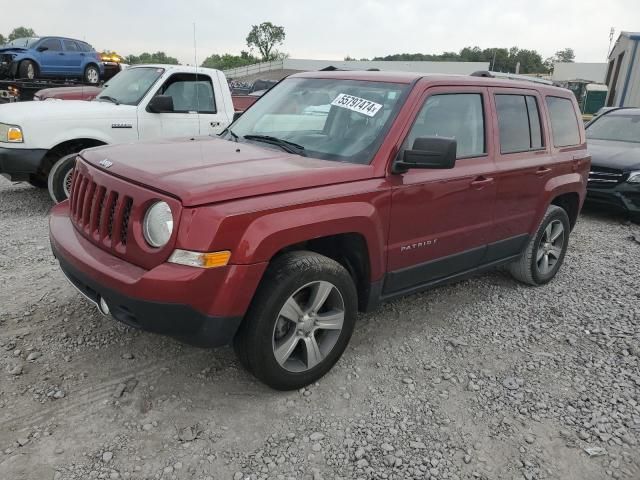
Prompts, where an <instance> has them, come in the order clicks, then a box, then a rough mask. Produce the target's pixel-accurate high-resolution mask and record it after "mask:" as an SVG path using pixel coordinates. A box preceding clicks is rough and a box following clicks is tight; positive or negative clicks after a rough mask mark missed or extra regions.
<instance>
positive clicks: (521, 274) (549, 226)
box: [511, 205, 571, 286]
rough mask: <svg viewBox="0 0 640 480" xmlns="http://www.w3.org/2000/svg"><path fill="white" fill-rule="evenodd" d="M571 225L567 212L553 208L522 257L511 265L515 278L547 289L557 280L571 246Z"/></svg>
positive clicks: (546, 214) (556, 207)
mask: <svg viewBox="0 0 640 480" xmlns="http://www.w3.org/2000/svg"><path fill="white" fill-rule="evenodd" d="M570 231H571V225H570V223H569V216H568V215H567V212H565V211H564V209H562V208H560V207H558V206H556V205H551V206H549V208H548V209H547V212H546V213H545V215H544V218H543V219H542V222H540V226H539V227H538V230H537V232H536V234H535V235H534V236H533V238H531V240H529V243H528V244H527V247H526V249H525V251H524V253H523V254H522V256H521V257H520V258H519V259H518V260H517V261H515V262H514V263H512V264H511V274H512V275H513V276H514V277H515V278H516V280H519V281H521V282H523V283H528V284H529V285H536V286H537V285H544V284H545V283H548V282H550V281H551V280H552V279H553V277H555V276H556V273H558V270H559V269H560V266H561V265H562V262H563V261H564V256H565V254H566V253H567V246H568V245H569V232H570Z"/></svg>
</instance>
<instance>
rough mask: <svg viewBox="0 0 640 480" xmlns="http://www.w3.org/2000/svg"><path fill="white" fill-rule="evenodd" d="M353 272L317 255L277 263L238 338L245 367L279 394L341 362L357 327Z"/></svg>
mask: <svg viewBox="0 0 640 480" xmlns="http://www.w3.org/2000/svg"><path fill="white" fill-rule="evenodd" d="M356 309H357V293H356V287H355V285H354V282H353V279H352V278H351V276H350V275H349V272H347V270H346V269H345V268H344V267H343V266H342V265H340V264H339V263H338V262H336V261H334V260H332V259H330V258H327V257H325V256H322V255H319V254H317V253H313V252H305V251H300V252H291V253H287V254H284V255H282V256H281V257H279V258H277V259H276V260H274V262H273V263H272V264H271V266H270V267H269V269H268V270H267V273H266V274H265V277H264V279H263V280H262V283H261V284H260V287H259V288H258V291H257V293H256V296H255V298H254V301H253V302H252V304H251V307H250V308H249V311H248V312H247V316H246V317H245V320H244V322H243V324H242V326H241V327H240V330H239V332H238V334H237V335H236V338H235V340H234V347H235V350H236V352H237V354H238V356H239V358H240V361H241V362H242V364H243V365H244V366H245V367H246V368H247V369H248V370H249V371H250V372H252V373H253V374H254V375H255V376H256V377H257V378H258V379H259V380H261V381H263V382H264V383H266V384H267V385H269V386H270V387H272V388H275V389H277V390H293V389H297V388H301V387H304V386H305V385H309V384H310V383H313V382H315V381H316V380H318V379H319V378H320V377H322V376H323V375H324V374H325V373H327V372H328V371H329V370H330V369H331V367H333V365H334V364H335V363H336V362H337V361H338V359H339V358H340V356H341V355H342V352H344V349H345V348H346V346H347V344H348V343H349V339H350V338H351V333H352V332H353V327H354V324H355V318H356Z"/></svg>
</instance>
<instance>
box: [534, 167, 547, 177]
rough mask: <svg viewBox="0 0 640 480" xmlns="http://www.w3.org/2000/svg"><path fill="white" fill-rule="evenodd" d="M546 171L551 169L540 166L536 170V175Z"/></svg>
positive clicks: (544, 173)
mask: <svg viewBox="0 0 640 480" xmlns="http://www.w3.org/2000/svg"><path fill="white" fill-rule="evenodd" d="M547 173H551V169H550V168H549V167H540V168H539V169H538V170H536V175H539V176H542V175H546V174H547Z"/></svg>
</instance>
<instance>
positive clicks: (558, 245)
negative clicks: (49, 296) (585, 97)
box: [50, 72, 590, 389]
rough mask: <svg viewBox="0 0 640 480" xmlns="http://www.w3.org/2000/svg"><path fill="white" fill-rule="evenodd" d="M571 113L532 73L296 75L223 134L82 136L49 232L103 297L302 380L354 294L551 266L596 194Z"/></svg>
mask: <svg viewBox="0 0 640 480" xmlns="http://www.w3.org/2000/svg"><path fill="white" fill-rule="evenodd" d="M579 118H580V115H579V111H578V106H577V104H576V101H575V99H574V97H573V94H572V93H571V92H570V91H569V90H563V89H559V88H554V87H550V86H547V85H540V84H537V83H533V82H525V81H516V80H504V79H495V78H480V77H477V76H437V75H433V76H423V75H419V74H410V73H385V72H313V73H304V74H298V75H293V76H291V77H289V78H287V79H286V80H284V81H282V82H281V83H280V84H278V85H277V86H276V87H274V88H273V89H272V90H271V91H270V92H269V93H267V94H266V95H265V96H264V97H263V98H261V99H260V100H259V101H258V102H257V103H256V104H255V105H254V106H252V107H251V108H250V109H249V110H248V111H247V112H246V113H245V114H244V115H243V116H241V117H240V118H238V119H237V120H236V122H235V123H234V124H233V125H232V126H231V127H230V128H229V129H227V130H226V131H225V132H224V133H223V134H222V135H221V136H220V137H216V138H209V137H204V138H187V139H182V140H174V141H160V142H158V141H156V142H149V143H140V144H136V145H120V146H108V147H99V148H93V149H90V150H85V151H83V152H82V153H81V154H80V155H79V156H78V158H77V164H76V169H75V174H74V177H73V185H72V190H71V196H70V199H69V201H65V202H63V203H60V204H59V205H57V206H55V207H54V208H53V210H52V211H51V216H50V234H51V245H52V249H53V253H54V255H55V256H56V258H57V259H58V260H59V262H60V267H61V268H62V270H63V271H64V273H65V275H66V276H67V277H68V278H69V280H70V281H71V282H72V283H73V284H74V285H75V286H76V287H77V288H78V289H79V290H80V291H81V292H82V293H83V294H84V295H85V296H86V297H87V298H88V299H89V300H91V301H92V302H94V303H95V304H96V305H97V306H98V307H99V309H100V310H101V311H102V312H103V313H105V314H107V313H110V314H111V315H112V316H113V317H115V318H116V319H118V320H120V321H122V322H124V323H126V324H128V325H132V326H136V327H140V328H144V329H147V330H151V331H154V332H159V333H167V334H170V335H174V336H178V337H182V338H186V339H188V340H190V341H192V342H196V343H199V344H202V345H209V346H220V345H224V344H227V343H233V344H234V346H235V349H236V351H237V354H238V356H239V358H240V360H241V362H242V364H243V365H244V366H245V367H246V368H247V369H248V370H250V371H251V372H252V373H253V374H254V375H255V376H256V377H258V378H259V379H260V380H262V381H264V382H265V383H267V384H268V385H270V386H272V387H274V388H277V389H294V388H299V387H301V386H304V385H307V384H309V383H311V382H313V381H315V380H317V379H318V378H320V377H321V376H322V375H324V374H325V373H326V372H327V371H329V369H331V367H332V366H333V365H334V364H335V362H336V361H337V360H338V358H339V357H340V355H341V354H342V352H343V351H344V349H345V347H346V346H347V343H348V342H349V338H350V337H351V333H352V331H353V328H354V322H355V318H356V312H357V310H361V311H368V310H370V309H372V308H374V307H375V306H376V305H378V304H379V303H380V302H381V301H385V300H388V299H390V298H394V297H397V296H399V295H405V294H409V293H414V292H418V291H420V290H423V289H425V288H429V287H432V286H434V285H439V284H442V283H444V282H449V281H452V280H457V279H460V278H463V277H465V276H467V275H469V274H472V273H475V272H479V271H482V270H485V269H487V268H491V267H495V266H498V265H504V264H508V265H510V268H511V272H512V273H513V275H514V277H515V278H516V279H518V280H520V281H522V282H525V283H528V284H531V285H542V284H545V283H547V282H549V281H550V280H551V279H552V278H553V277H554V276H555V275H556V273H557V272H558V269H559V268H560V266H561V264H562V261H563V259H564V256H565V252H566V250H567V244H568V241H569V233H570V231H571V229H572V227H573V226H574V224H575V222H576V218H577V216H578V213H579V211H580V208H581V206H582V203H583V200H584V197H585V191H586V185H587V175H588V172H589V163H590V159H589V156H588V154H587V150H586V146H585V134H584V129H583V127H582V125H581V122H580V121H579Z"/></svg>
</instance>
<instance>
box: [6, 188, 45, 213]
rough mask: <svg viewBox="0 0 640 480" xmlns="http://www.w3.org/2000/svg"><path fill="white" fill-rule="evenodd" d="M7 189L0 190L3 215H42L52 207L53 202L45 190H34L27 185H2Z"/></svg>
mask: <svg viewBox="0 0 640 480" xmlns="http://www.w3.org/2000/svg"><path fill="white" fill-rule="evenodd" d="M4 185H7V186H8V187H9V188H0V199H1V200H2V203H3V204H4V205H3V211H4V212H5V213H20V214H21V215H27V216H31V215H42V214H43V213H47V212H48V211H49V210H50V209H51V207H53V201H52V200H51V197H50V196H49V192H48V191H47V189H46V188H35V187H32V186H31V185H29V184H28V183H14V184H9V183H8V182H6V183H4V184H3V185H2V186H4Z"/></svg>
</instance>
